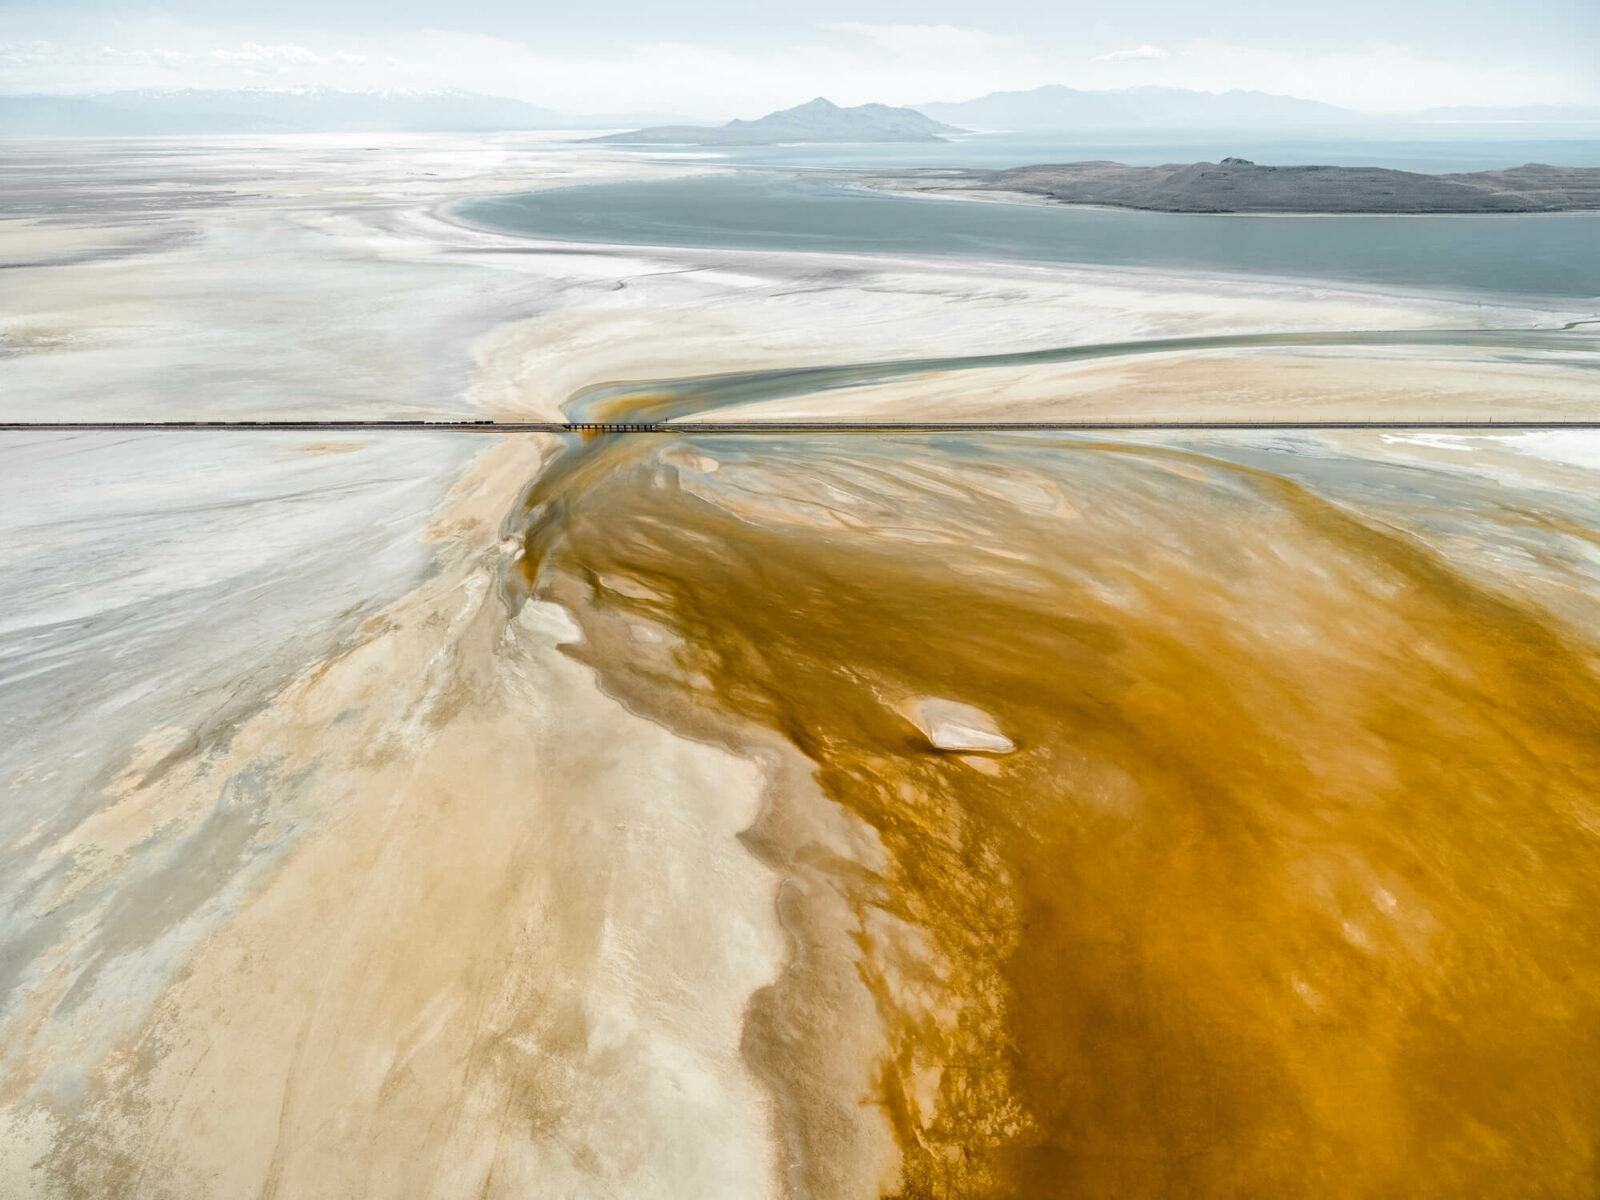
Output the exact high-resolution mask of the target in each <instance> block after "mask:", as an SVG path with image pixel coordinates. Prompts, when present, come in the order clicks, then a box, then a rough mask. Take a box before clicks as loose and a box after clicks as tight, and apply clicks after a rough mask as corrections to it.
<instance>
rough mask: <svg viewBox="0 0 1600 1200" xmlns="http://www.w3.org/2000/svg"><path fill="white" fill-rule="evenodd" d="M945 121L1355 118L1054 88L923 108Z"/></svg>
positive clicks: (1163, 91) (1272, 103) (1331, 110)
mask: <svg viewBox="0 0 1600 1200" xmlns="http://www.w3.org/2000/svg"><path fill="white" fill-rule="evenodd" d="M917 108H918V109H919V110H920V111H922V112H925V113H927V114H928V115H929V116H930V117H935V118H937V119H938V120H941V121H952V122H957V123H959V124H961V125H965V126H968V127H969V128H976V129H1072V128H1076V127H1079V126H1084V125H1089V126H1095V125H1209V126H1236V125H1261V124H1272V125H1286V124H1307V123H1319V122H1325V121H1347V120H1349V119H1351V118H1353V117H1356V116H1357V114H1355V113H1352V112H1350V111H1349V110H1347V109H1342V108H1336V107H1334V106H1333V105H1331V104H1321V103H1319V102H1317V101H1315V100H1298V99H1296V98H1295V97H1293V96H1273V95H1269V94H1268V93H1266V92H1240V91H1234V92H1220V93H1216V92H1196V91H1190V90H1189V89H1188V88H1169V87H1136V88H1121V89H1118V90H1116V91H1109V92H1085V91H1079V90H1078V89H1077V88H1070V87H1062V86H1061V85H1059V84H1050V85H1049V86H1046V87H1040V88H1034V89H1033V90H1032V91H1027V92H991V93H989V95H987V96H979V97H978V98H977V99H976V100H966V101H963V102H961V103H959V104H945V103H936V104H919V105H918V106H917Z"/></svg>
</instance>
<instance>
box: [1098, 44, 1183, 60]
mask: <svg viewBox="0 0 1600 1200" xmlns="http://www.w3.org/2000/svg"><path fill="white" fill-rule="evenodd" d="M1166 56H1167V52H1166V51H1165V50H1163V49H1162V48H1161V47H1160V46H1152V45H1151V44H1150V43H1149V42H1146V43H1145V44H1144V45H1142V46H1132V47H1130V48H1128V49H1127V50H1113V51H1111V53H1109V54H1096V55H1095V56H1094V61H1095V62H1131V61H1135V60H1138V59H1148V58H1165V57H1166Z"/></svg>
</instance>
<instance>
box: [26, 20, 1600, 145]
mask: <svg viewBox="0 0 1600 1200" xmlns="http://www.w3.org/2000/svg"><path fill="white" fill-rule="evenodd" d="M0 2H3V0H0ZM97 28H98V33H97V40H95V41H94V42H86V41H80V40H74V34H73V31H72V30H71V29H70V27H67V26H60V27H53V26H48V25H43V24H41V25H39V26H36V27H35V28H32V29H28V28H22V29H19V30H18V32H19V33H22V34H23V35H24V36H22V37H20V38H18V39H17V40H15V41H12V42H9V43H3V44H0V91H7V92H25V91H106V90H112V89H116V88H141V87H196V88H207V87H217V88H227V87H262V86H270V87H318V86H326V87H342V88H353V89H374V90H384V89H415V90H433V89H444V88H457V89H461V90H465V91H474V92H482V93H486V94H493V95H504V96H513V97H516V98H519V99H523V100H528V101H532V102H533V103H536V104H541V105H545V106H548V107H551V108H558V109H564V110H567V111H572V112H614V111H619V110H650V111H657V112H676V113H682V114H685V115H693V116H706V117H727V116H750V115H754V114H757V113H761V112H765V111H767V110H770V109H773V108H778V107H783V106H787V105H790V104H795V103H799V102H800V101H803V100H807V99H810V98H811V97H812V96H816V95H825V96H828V97H829V98H830V99H832V100H835V101H837V102H838V103H841V104H858V103H861V102H864V101H868V100H878V101H883V102H886V103H891V104H916V103H920V102H927V101H931V100H963V99H969V98H971V97H973V96H977V95H981V94H983V93H985V92H989V91H999V90H1008V91H1009V90H1020V89H1025V88H1031V87H1038V86H1040V85H1041V84H1047V83H1062V84H1067V85H1069V86H1073V87H1080V88H1114V87H1127V86H1130V85H1138V84H1162V85H1167V86H1173V87H1191V88H1198V89H1201V90H1205V91H1226V90H1228V89H1231V88H1247V89H1254V90H1258V91H1266V92H1277V93H1283V94H1288V95H1296V96H1302V97H1305V98H1307V99H1313V100H1322V101H1326V102H1328V103H1333V104H1340V105H1345V106H1347V107H1351V108H1360V109H1368V110H1400V109H1408V108H1421V107H1427V106H1430V105H1436V104H1514V103H1543V102H1549V103H1562V102H1584V103H1594V102H1600V78H1596V77H1595V75H1594V73H1592V72H1590V73H1587V74H1586V75H1585V76H1584V77H1580V78H1567V77H1563V76H1561V75H1560V74H1559V73H1558V72H1554V71H1551V70H1550V69H1548V68H1547V67H1545V66H1544V65H1542V64H1520V63H1516V62H1500V63H1496V64H1493V65H1491V66H1484V65H1482V64H1478V63H1468V62H1451V61H1444V60H1441V59H1436V58H1433V57H1430V56H1428V55H1427V54H1424V53H1419V52H1417V51H1416V50H1414V49H1411V48H1409V47H1406V46H1403V45H1395V44H1385V43H1374V44H1371V45H1366V46H1357V47H1347V48H1343V49H1338V50H1315V51H1310V52H1296V51H1292V50H1285V49H1267V48H1262V47H1254V46H1249V45H1241V44H1237V43H1234V42H1229V41H1225V40H1221V39H1207V40H1200V41H1192V42H1178V43H1172V42H1169V43H1167V44H1166V45H1164V46H1163V47H1159V48H1158V47H1155V46H1150V45H1138V46H1134V47H1132V48H1131V49H1130V48H1126V47H1118V46H1117V44H1116V43H1112V44H1111V45H1109V46H1107V45H1106V44H1105V43H1103V42H1102V43H1101V45H1099V46H1088V47H1084V46H1082V45H1081V43H1074V44H1071V45H1065V44H1059V43H1052V42H1050V41H1048V40H1047V39H1042V38H1032V37H1030V38H1022V37H1016V36H1012V35H1008V34H1000V33H993V32H988V31H984V30H977V29H966V28H961V27H957V26H953V25H916V24H869V23H863V22H848V23H841V24H832V25H827V26H823V27H821V28H819V29H817V30H816V31H815V33H814V35H813V36H811V37H809V38H800V39H795V40H793V41H792V43H791V44H785V45H771V46H761V45H756V46H748V45H741V46H730V45H722V44H713V43H710V42H704V41H665V40H657V41H640V42H637V43H634V44H620V45H607V46H604V47H594V48H589V49H583V48H577V47H556V46H544V45H538V44H530V43H527V42H524V41H519V40H514V39H511V38H505V37H497V36H493V35H489V34H481V33H464V32H449V31H438V30H414V31H402V32H387V33H374V34H367V35H364V36H361V35H354V34H336V33H327V32H322V33H315V34H314V33H311V32H309V31H304V30H301V31H294V32H289V31H279V32H277V33H273V34H266V33H264V32H263V31H262V30H259V29H245V28H233V27H204V26H199V25H195V24H189V23H184V22H181V21H178V20H175V19H172V18H158V17H148V18H143V19H141V20H138V21H130V20H126V19H122V20H109V21H105V22H101V23H100V24H99V26H98V27H97ZM29 35H37V36H29ZM1096 51H1098V53H1096Z"/></svg>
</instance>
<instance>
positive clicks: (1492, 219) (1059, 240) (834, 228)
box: [455, 148, 1600, 308]
mask: <svg viewBox="0 0 1600 1200" xmlns="http://www.w3.org/2000/svg"><path fill="white" fill-rule="evenodd" d="M880 149H881V148H880ZM455 213H456V215H457V216H458V217H460V218H461V219H463V220H465V221H468V222H470V223H472V224H476V225H480V226H483V227H485V228H490V229H494V230H497V231H500V232H505V233H512V234H517V235H521V236H529V237H539V238H550V239H555V240H561V241H577V242H605V243H621V244H625V245H656V246H704V247H719V248H722V247H726V248H738V249H749V250H800V251H823V252H832V253H852V254H901V255H926V256H953V257H963V258H974V259H986V260H997V259H998V260H1018V261H1035V262H1048V263H1084V264H1091V265H1097V266H1124V267H1135V268H1144V269H1151V270H1185V271H1188V270H1194V271H1206V272H1238V273H1244V274H1250V275H1265V276H1278V277H1291V278H1316V279H1327V280H1332V281H1338V282H1343V283H1357V284H1372V285H1379V286H1382V287H1384V288H1386V289H1392V290H1427V291H1448V292H1468V293H1488V294H1493V295H1496V296H1500V297H1517V298H1528V299H1543V300H1554V301H1558V302H1560V303H1562V304H1565V305H1571V304H1573V303H1574V302H1577V304H1578V306H1580V307H1585V308H1587V307H1589V305H1590V304H1596V305H1600V214H1597V213H1562V214H1548V215H1543V214H1542V215H1537V216H1504V215H1500V216H1482V217H1479V216H1448V217H1282V216H1273V217H1245V216H1203V215H1192V214H1174V213H1145V212H1128V211H1114V210H1106V209H1087V208H1067V207H1061V206H1049V207H1047V206H1041V205H1020V204H997V203H981V202H975V201H970V200H939V199H928V198H922V197H901V196H894V195H888V194H885V193H877V192H869V191H865V190H863V189H860V188H856V187H851V186H846V185H842V184H840V183H837V182H829V181H825V180H821V179H817V178H807V177H805V176H803V175H796V174H793V173H790V172H780V171H745V172H740V173H737V174H729V175H714V176H702V177H697V178H691V179H680V180H671V181H665V182H646V183H639V182H635V183H616V184H600V185H591V186H585V187H574V188H563V189H559V190H555V191H545V192H532V193H527V194H520V195H511V196H502V197H495V198H489V199H482V200H472V201H468V202H465V203H463V204H461V205H459V206H457V207H456V209H455Z"/></svg>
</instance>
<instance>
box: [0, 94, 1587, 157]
mask: <svg viewBox="0 0 1600 1200" xmlns="http://www.w3.org/2000/svg"><path fill="white" fill-rule="evenodd" d="M1395 120H1403V121H1424V122H1432V121H1438V122H1518V121H1528V122H1560V121H1600V108H1579V107H1567V106H1554V105H1535V106H1528V107H1522V108H1436V109H1430V110H1427V111H1424V112H1420V113H1405V114H1392V115H1389V116H1380V115H1374V114H1371V113H1358V112H1352V111H1350V110H1348V109H1342V108H1336V107H1334V106H1333V105H1331V104H1320V103H1318V102H1316V101H1314V100H1300V99H1296V98H1295V97H1293V96H1274V95H1270V94H1268V93H1265V92H1245V91H1233V92H1221V93H1213V92H1197V91H1191V90H1188V89H1186V88H1164V87H1138V88H1123V89H1120V90H1117V91H1105V92H1089V91H1080V90H1078V89H1076V88H1069V87H1061V86H1059V85H1050V86H1048V87H1041V88H1034V89H1033V90H1032V91H1026V92H993V93H990V94H989V95H987V96H980V97H978V98H977V99H975V100H966V101H963V102H961V103H957V104H950V103H942V102H941V103H936V104H924V105H919V106H918V107H916V108H892V107H890V106H888V105H884V104H862V105H859V106H857V107H854V108H841V107H839V106H838V105H836V104H833V103H830V102H829V101H827V100H824V99H821V98H818V99H816V100H812V101H810V102H809V103H806V104H801V105H799V106H797V107H795V108H789V109H784V110H783V111H781V112H775V113H769V114H768V115H767V116H764V117H761V118H759V119H757V120H753V121H743V120H740V121H729V122H728V123H727V124H725V125H712V124H709V123H707V124H698V125H697V124H693V123H690V122H686V121H684V120H683V118H681V117H679V118H673V117H667V116H664V115H662V114H659V113H606V114H598V115H595V114H588V115H576V114H572V113H563V112H558V111H556V110H554V109H549V108H540V107H538V106H537V105H533V104H527V103H524V102H523V101H521V100H508V99H505V98H503V97H498V96H482V95H476V94H473V93H470V92H461V91H438V92H413V91H385V92H370V91H368V92H357V91H342V90H339V89H335V88H297V89H287V90H270V89H245V88H240V89H233V90H200V89H190V90H183V91H156V90H148V91H122V92H103V93H97V94H92V95H72V96H54V95H19V96H3V95H0V137H126V136H184V135H190V134H229V133H232V134H239V133H311V132H339V131H349V132H374V133H376V132H417V133H427V132H449V131H460V132H487V131H496V130H499V131H509V130H522V129H527V130H532V129H594V130H602V129H626V128H628V127H630V126H641V128H638V129H635V130H634V131H633V132H631V133H627V134H614V135H611V136H608V137H605V138H601V139H596V140H601V141H608V142H613V143H632V144H636V145H664V144H669V143H693V144H697V145H711V146H737V145H760V144H767V143H773V142H931V141H939V140H941V139H942V138H944V137H945V136H947V135H950V134H952V133H960V132H963V131H964V130H965V129H976V130H1001V129H1017V130H1028V129H1074V128H1083V127H1093V126H1127V125H1142V126H1156V127H1159V126H1167V127H1185V126H1188V127H1203V126H1209V127H1213V128H1246V127H1250V126H1258V125H1281V126H1290V125H1296V126H1306V125H1323V124H1326V125H1332V124H1340V123H1342V124H1354V123H1361V124H1370V123H1375V122H1382V121H1391V122H1392V121H1395ZM669 122H671V123H669ZM958 127H960V128H958Z"/></svg>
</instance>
